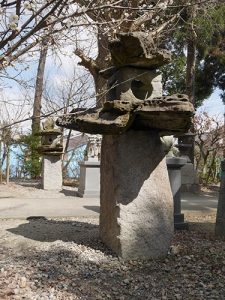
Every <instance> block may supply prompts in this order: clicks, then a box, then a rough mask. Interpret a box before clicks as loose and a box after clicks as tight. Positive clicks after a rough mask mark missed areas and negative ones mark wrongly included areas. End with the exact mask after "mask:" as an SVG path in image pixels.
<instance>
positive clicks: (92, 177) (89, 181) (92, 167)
mask: <svg viewBox="0 0 225 300" xmlns="http://www.w3.org/2000/svg"><path fill="white" fill-rule="evenodd" d="M79 165H80V180H79V187H78V196H80V197H85V198H94V197H99V195H100V162H99V161H83V162H80V163H79Z"/></svg>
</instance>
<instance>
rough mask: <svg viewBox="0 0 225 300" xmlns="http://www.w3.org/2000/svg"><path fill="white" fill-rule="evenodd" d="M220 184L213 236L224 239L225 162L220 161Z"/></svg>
mask: <svg viewBox="0 0 225 300" xmlns="http://www.w3.org/2000/svg"><path fill="white" fill-rule="evenodd" d="M221 171H222V174H221V182H220V192H219V200H218V206H217V215H216V227H215V234H216V236H219V237H223V238H224V237H225V161H221Z"/></svg>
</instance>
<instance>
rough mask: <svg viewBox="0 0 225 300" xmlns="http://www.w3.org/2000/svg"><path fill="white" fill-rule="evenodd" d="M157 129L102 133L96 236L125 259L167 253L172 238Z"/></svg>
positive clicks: (170, 201) (170, 203) (167, 186)
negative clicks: (98, 232)
mask: <svg viewBox="0 0 225 300" xmlns="http://www.w3.org/2000/svg"><path fill="white" fill-rule="evenodd" d="M164 155H165V154H164V151H163V148H162V144H161V141H160V138H159V135H158V133H157V132H154V131H133V130H130V131H128V132H127V133H125V134H123V135H120V136H112V135H109V136H104V137H103V142H102V152H101V196H100V202H101V206H100V237H101V239H102V241H103V242H104V243H105V244H106V245H107V246H108V247H110V248H111V249H112V250H113V251H114V252H115V253H116V254H117V255H119V256H121V257H123V258H124V259H137V258H142V259H149V258H159V257H164V256H166V254H167V252H168V250H169V247H170V243H171V239H172V236H173V227H174V224H173V198H172V193H171V188H170V183H169V177H168V172H167V167H166V160H165V157H164Z"/></svg>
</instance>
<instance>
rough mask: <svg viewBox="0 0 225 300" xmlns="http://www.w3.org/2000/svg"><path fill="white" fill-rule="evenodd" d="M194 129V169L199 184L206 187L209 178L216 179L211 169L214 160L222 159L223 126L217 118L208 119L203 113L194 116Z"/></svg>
mask: <svg viewBox="0 0 225 300" xmlns="http://www.w3.org/2000/svg"><path fill="white" fill-rule="evenodd" d="M194 128H195V132H196V139H195V144H196V152H195V159H196V169H197V171H198V173H199V176H200V179H201V182H202V183H204V184H206V185H207V184H208V182H209V179H210V176H211V178H212V179H213V178H214V179H216V178H215V177H216V176H215V174H214V172H213V167H214V165H215V162H216V158H221V157H222V150H223V131H224V125H223V122H222V121H221V119H220V118H219V117H210V116H209V115H208V114H207V113H206V112H204V113H203V114H198V115H196V116H195V118H194ZM217 175H218V174H217ZM217 180H218V178H217Z"/></svg>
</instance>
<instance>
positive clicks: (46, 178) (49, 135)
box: [39, 118, 63, 191]
mask: <svg viewBox="0 0 225 300" xmlns="http://www.w3.org/2000/svg"><path fill="white" fill-rule="evenodd" d="M40 135H41V145H40V147H39V152H40V153H41V154H42V155H43V160H42V187H43V189H44V190H54V191H57V190H61V189H62V159H61V157H62V153H63V145H62V131H61V130H60V129H59V128H54V120H53V119H52V118H48V119H47V120H46V121H45V122H44V123H43V130H42V131H41V133H40Z"/></svg>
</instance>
